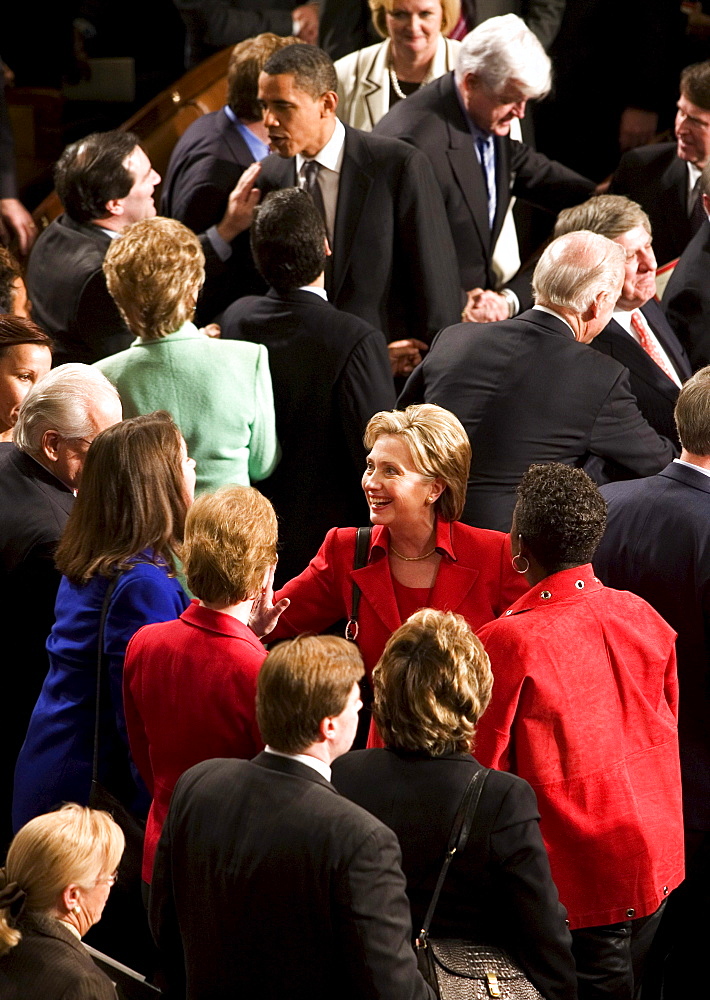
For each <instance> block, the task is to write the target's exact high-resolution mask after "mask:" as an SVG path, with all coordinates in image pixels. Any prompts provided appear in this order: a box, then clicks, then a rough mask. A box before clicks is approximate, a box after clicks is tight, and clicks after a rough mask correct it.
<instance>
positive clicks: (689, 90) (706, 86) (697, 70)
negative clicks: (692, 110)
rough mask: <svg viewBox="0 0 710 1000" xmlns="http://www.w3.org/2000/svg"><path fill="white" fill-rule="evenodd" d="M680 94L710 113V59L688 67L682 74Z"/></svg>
mask: <svg viewBox="0 0 710 1000" xmlns="http://www.w3.org/2000/svg"><path fill="white" fill-rule="evenodd" d="M680 92H681V95H682V96H683V97H687V99H688V100H689V101H691V102H692V103H693V104H697V106H698V107H699V108H702V109H703V110H704V111H710V59H709V60H706V61H705V62H699V63H693V64H692V65H691V66H686V67H685V69H684V70H683V72H682V73H681V74H680Z"/></svg>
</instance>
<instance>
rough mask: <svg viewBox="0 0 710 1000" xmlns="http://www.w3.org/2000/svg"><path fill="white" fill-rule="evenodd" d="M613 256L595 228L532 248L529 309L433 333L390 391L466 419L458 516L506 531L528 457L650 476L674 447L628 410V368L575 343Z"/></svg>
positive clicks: (587, 327) (602, 304)
mask: <svg viewBox="0 0 710 1000" xmlns="http://www.w3.org/2000/svg"><path fill="white" fill-rule="evenodd" d="M623 278H624V253H623V251H622V249H621V248H620V247H619V246H617V245H616V244H615V243H612V242H611V240H607V239H606V238H605V237H603V236H598V235H597V234H596V233H569V234H567V235H566V236H561V237H559V238H558V239H556V240H554V241H553V242H552V243H551V244H550V245H549V246H548V247H547V249H546V250H545V251H544V253H543V254H542V256H541V258H540V260H539V262H538V265H537V267H536V268H535V274H534V275H533V290H534V292H535V303H536V304H535V307H534V308H533V309H531V310H528V311H526V312H524V313H523V314H522V315H521V316H519V317H517V318H515V319H512V320H507V321H503V322H500V323H493V324H488V325H483V326H482V325H475V326H469V325H467V324H460V325H458V326H453V327H450V328H449V329H448V330H442V332H441V333H440V334H439V336H438V337H437V338H436V340H435V341H434V343H433V344H432V347H431V349H430V351H429V353H428V354H427V356H426V358H425V359H424V361H423V362H422V364H421V365H420V366H419V367H418V368H417V369H416V371H414V372H413V374H412V375H411V376H410V378H409V380H408V382H407V384H406V385H405V387H404V391H403V392H402V395H401V396H400V398H399V400H398V405H399V406H406V405H408V404H409V403H416V402H426V403H438V404H439V405H440V406H444V407H446V409H448V410H451V411H452V412H453V413H455V414H456V416H457V417H458V418H459V420H460V421H461V423H462V424H463V425H464V427H465V428H466V432H467V434H468V436H469V439H470V441H471V447H472V450H473V458H472V462H471V472H470V476H469V484H468V494H467V498H466V507H465V509H464V514H463V517H462V520H463V521H465V522H466V523H467V524H473V525H476V526H477V527H481V528H496V529H498V530H499V531H508V530H509V529H510V523H511V518H512V514H513V508H514V507H515V499H516V497H515V490H516V487H517V485H518V483H519V482H520V479H521V477H522V475H523V473H524V472H525V471H526V470H527V468H528V466H529V465H530V464H531V463H533V462H565V463H566V464H568V465H582V464H583V463H584V462H585V461H586V460H587V459H588V458H589V456H590V455H596V456H599V457H601V458H603V459H606V460H613V461H615V462H616V463H618V464H619V465H621V466H623V467H624V468H625V469H627V470H628V474H629V475H640V476H650V475H653V473H655V472H658V470H659V469H661V468H662V467H663V465H664V464H665V463H667V462H668V461H669V460H670V459H671V458H673V455H674V448H673V445H672V444H671V442H670V441H668V440H667V439H666V438H663V437H660V436H659V435H658V434H656V432H655V431H654V430H653V429H652V428H651V427H650V426H649V425H648V424H647V423H646V421H645V420H644V419H643V417H642V415H641V413H640V412H639V409H638V406H637V404H636V400H635V399H634V397H633V395H632V394H631V390H630V387H629V375H628V372H627V371H626V369H625V368H623V367H622V366H621V365H620V364H619V363H618V362H617V361H614V360H613V359H612V358H607V357H604V356H603V355H602V354H599V353H598V352H597V351H593V350H591V349H589V347H588V346H587V345H588V344H589V343H590V341H592V340H593V338H594V337H595V336H596V335H597V334H598V333H600V332H601V331H602V330H603V329H604V327H605V326H606V325H607V323H608V321H609V319H610V317H611V314H612V311H613V309H614V305H615V303H616V300H617V299H618V297H619V292H620V290H621V287H622V284H623Z"/></svg>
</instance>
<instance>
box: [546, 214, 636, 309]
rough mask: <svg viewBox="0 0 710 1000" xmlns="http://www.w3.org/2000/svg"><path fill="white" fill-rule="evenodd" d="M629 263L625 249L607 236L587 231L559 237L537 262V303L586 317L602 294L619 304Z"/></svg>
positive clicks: (583, 230)
mask: <svg viewBox="0 0 710 1000" xmlns="http://www.w3.org/2000/svg"><path fill="white" fill-rule="evenodd" d="M625 264H626V253H625V251H624V248H623V247H621V246H619V244H618V243H613V242H612V241H611V240H608V239H607V238H606V236H599V234H598V233H589V232H587V231H586V230H585V229H582V230H580V231H578V232H574V233H566V234H565V235H564V236H558V237H557V239H556V240H553V241H552V243H550V244H549V246H547V247H546V248H545V250H544V251H543V253H542V256H541V257H540V260H539V261H538V262H537V266H536V268H535V272H534V274H533V280H532V287H533V295H534V296H535V302H536V303H537V304H538V305H544V306H550V307H552V308H553V309H554V307H555V306H560V307H561V308H563V309H569V310H570V311H571V312H574V313H577V314H582V313H584V312H585V311H586V310H587V309H588V308H589V307H590V306H591V304H592V303H593V302H594V300H595V299H596V298H597V296H598V295H599V294H600V293H601V292H603V293H604V294H605V295H609V296H613V297H614V301H616V300H617V299H618V297H619V295H620V294H621V288H622V285H623V282H624V269H625Z"/></svg>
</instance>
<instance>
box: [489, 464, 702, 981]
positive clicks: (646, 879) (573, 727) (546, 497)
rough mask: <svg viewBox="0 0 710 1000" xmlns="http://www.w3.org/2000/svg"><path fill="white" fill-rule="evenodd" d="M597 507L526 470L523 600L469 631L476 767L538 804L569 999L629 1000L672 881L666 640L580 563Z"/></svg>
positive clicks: (646, 612) (520, 535) (672, 679)
mask: <svg viewBox="0 0 710 1000" xmlns="http://www.w3.org/2000/svg"><path fill="white" fill-rule="evenodd" d="M605 524H606V503H605V501H604V499H603V497H602V496H601V494H600V493H599V491H598V489H597V488H596V486H595V485H594V484H593V483H592V481H591V480H590V479H589V477H588V476H587V475H586V474H585V473H584V472H582V470H581V469H573V468H570V467H569V466H566V465H560V464H559V463H553V464H550V465H533V466H531V467H530V469H529V470H528V472H526V473H525V475H524V476H523V478H522V480H521V483H520V486H519V487H518V503H517V506H516V508H515V514H514V516H513V526H512V528H511V547H512V550H513V552H514V553H515V556H514V561H515V564H516V565H517V567H518V569H519V571H520V572H521V573H524V575H525V577H526V579H527V581H528V583H529V584H530V587H531V589H530V590H529V591H528V593H527V594H525V595H524V596H523V597H521V598H520V600H519V601H517V602H516V603H515V604H514V605H513V607H512V608H510V609H509V610H508V611H507V612H506V613H505V615H504V616H503V617H502V618H499V619H498V621H495V622H491V623H490V624H489V625H486V626H485V627H484V628H483V629H481V630H480V631H479V633H478V635H479V638H480V639H481V641H482V642H483V644H484V646H485V648H486V651H487V653H488V655H489V657H490V660H491V668H492V670H493V677H494V683H493V697H492V699H491V703H490V705H489V707H488V711H487V712H486V713H485V715H484V716H483V717H482V719H481V721H480V723H479V726H478V732H477V742H476V757H477V758H478V760H479V761H480V762H481V763H482V764H485V765H488V766H489V767H496V768H498V769H500V770H505V771H512V772H513V773H514V774H518V775H520V777H522V778H525V779H526V781H528V782H529V783H530V784H531V785H532V787H533V789H534V791H535V792H536V794H537V800H538V806H539V809H540V816H541V821H540V829H541V831H542V836H543V839H544V841H545V844H546V846H547V849H548V852H549V856H550V867H551V869H552V877H553V878H554V880H555V883H556V885H557V888H558V889H559V893H560V899H561V900H562V903H563V904H564V905H565V907H566V908H567V911H568V915H569V922H570V927H571V929H572V939H573V944H572V951H573V953H574V955H575V959H576V962H577V975H578V980H579V997H580V1000H591V998H592V997H593V998H595V1000H598V998H600V997H602V996H604V997H614V998H617V1000H632V998H633V997H634V996H636V995H637V993H638V990H639V989H640V986H641V978H642V973H643V964H644V960H645V958H646V955H647V954H648V949H649V946H650V944H651V941H652V940H653V936H654V934H655V931H656V928H657V926H658V922H659V920H660V916H661V912H662V904H663V901H664V899H665V898H666V896H667V895H668V893H669V892H670V891H671V890H672V889H674V888H675V887H676V886H677V885H678V884H679V882H680V881H681V880H682V878H683V821H682V813H681V787H680V765H679V759H678V733H677V715H678V683H677V677H676V659H675V646H674V641H675V633H674V632H673V630H672V629H671V628H670V626H669V625H667V624H666V623H665V622H664V621H663V619H662V618H661V617H660V616H659V615H658V614H657V613H656V612H655V611H654V610H653V608H651V607H650V605H648V604H646V602H645V601H643V600H642V599H641V598H640V597H637V596H636V595H635V594H630V593H627V592H626V591H618V590H611V589H609V588H607V587H604V586H603V585H602V584H601V583H600V582H599V580H597V578H596V577H595V576H594V570H593V568H592V566H591V559H592V556H593V554H594V550H595V549H596V547H597V545H598V544H599V541H600V539H601V536H602V534H603V533H604V527H605Z"/></svg>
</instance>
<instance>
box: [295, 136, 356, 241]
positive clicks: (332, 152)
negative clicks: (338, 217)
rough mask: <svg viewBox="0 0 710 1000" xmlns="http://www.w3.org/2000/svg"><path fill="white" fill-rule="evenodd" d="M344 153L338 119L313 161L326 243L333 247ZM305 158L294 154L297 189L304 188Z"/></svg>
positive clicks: (343, 141)
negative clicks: (320, 196)
mask: <svg viewBox="0 0 710 1000" xmlns="http://www.w3.org/2000/svg"><path fill="white" fill-rule="evenodd" d="M344 153H345V126H344V125H343V123H342V122H341V121H340V119H339V118H336V119H335V128H334V129H333V134H332V135H331V137H330V139H329V140H328V142H326V144H325V146H323V148H322V149H321V150H320V152H318V153H317V154H316V155H315V156H314V157H313V159H314V160H315V162H316V163H318V164H319V165H320V171H319V173H318V187H319V188H320V192H321V195H322V196H323V207H324V208H325V228H326V230H327V231H328V241H329V243H330V245H331V246H332V245H333V233H334V231H335V211H336V209H337V207H338V186H339V184H340V170H341V168H342V165H343V155H344ZM306 162H307V161H306V159H305V157H303V156H302V155H301V154H300V153H296V178H297V183H298V186H299V187H301V188H302V187H305V186H306V184H305V177H304V175H303V164H304V163H306Z"/></svg>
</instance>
